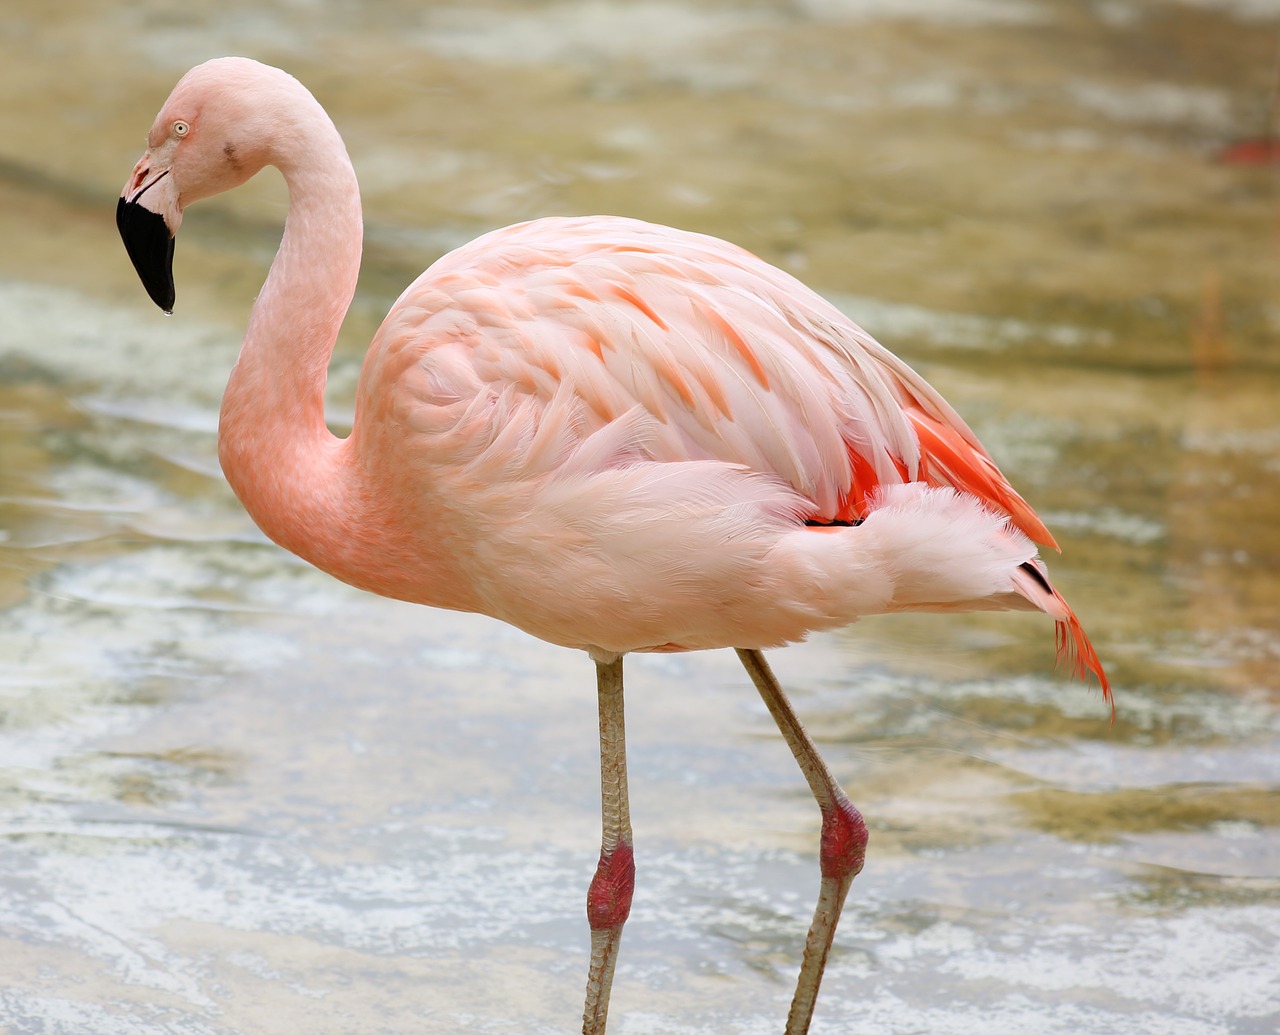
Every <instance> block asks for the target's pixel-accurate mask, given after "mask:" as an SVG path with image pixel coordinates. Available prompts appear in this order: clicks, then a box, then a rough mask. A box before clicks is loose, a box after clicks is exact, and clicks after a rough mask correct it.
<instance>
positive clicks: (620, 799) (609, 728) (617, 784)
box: [582, 657, 636, 1035]
mask: <svg viewBox="0 0 1280 1035" xmlns="http://www.w3.org/2000/svg"><path fill="white" fill-rule="evenodd" d="M596 687H597V691H598V694H599V698H600V812H601V828H602V833H601V839H600V862H599V865H597V867H596V875H595V877H594V878H592V881H591V888H590V890H589V891H588V892H587V922H588V923H589V924H590V925H591V965H590V967H589V968H588V970H587V999H586V1004H585V1005H584V1006H583V1009H582V1035H604V1029H605V1023H606V1021H607V1020H608V1016H609V990H610V988H611V987H612V986H613V968H614V964H615V963H616V962H617V958H618V944H619V943H620V942H621V941H622V925H623V924H624V923H626V920H627V915H628V914H629V913H630V912H631V894H632V892H633V891H634V889H635V884H636V866H635V855H634V852H633V850H632V847H631V808H630V805H629V804H628V801H627V735H626V727H625V725H624V723H623V715H622V712H623V709H622V658H621V657H616V658H613V659H612V660H608V661H600V660H599V659H597V660H596Z"/></svg>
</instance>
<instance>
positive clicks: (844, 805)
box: [738, 650, 868, 1035]
mask: <svg viewBox="0 0 1280 1035" xmlns="http://www.w3.org/2000/svg"><path fill="white" fill-rule="evenodd" d="M738 657H739V658H740V659H741V661H742V664H743V667H744V668H746V670H747V674H748V675H750V676H751V681H752V682H753V683H755V685H756V689H757V690H759V691H760V696H761V698H763V700H764V703H765V706H766V707H767V708H768V709H769V714H770V715H772V716H773V720H774V722H776V723H777V725H778V731H779V732H780V733H781V734H782V737H783V739H784V740H785V741H786V742H787V746H788V747H789V748H791V753H792V754H793V755H794V756H795V759H796V762H797V763H798V764H799V766H800V771H801V772H802V773H803V774H804V777H805V779H806V780H807V781H808V783H809V789H810V790H811V791H812V792H813V797H814V799H815V800H816V801H817V803H818V807H819V808H820V809H821V810H822V842H821V847H820V848H819V851H818V858H819V861H820V864H821V868H822V883H821V884H820V885H819V888H818V905H817V907H816V908H815V909H814V911H813V923H812V924H810V925H809V936H808V938H807V939H806V941H805V947H804V959H803V961H802V962H801V964H800V976H799V978H798V980H797V981H796V993H795V995H794V996H793V997H792V1000H791V1011H790V1012H789V1013H788V1014H787V1028H786V1035H806V1033H807V1032H808V1030H809V1024H810V1022H811V1021H812V1020H813V1008H814V1005H815V1004H816V1003H817V1001H818V987H819V985H821V983H822V972H823V971H824V970H825V969H826V966H827V956H828V955H830V953H831V943H832V941H833V940H834V939H835V935H836V924H837V923H838V922H839V920H840V911H841V910H842V909H843V908H844V900H845V898H846V897H847V896H848V894H849V886H850V885H851V884H852V883H853V878H854V877H856V876H857V875H858V873H859V872H860V871H861V870H862V864H863V861H864V860H865V859H866V855H867V839H868V834H867V824H866V823H865V822H864V821H863V819H862V814H861V813H860V812H859V811H858V810H857V809H856V808H854V807H853V805H852V804H851V803H850V801H849V799H848V798H847V797H846V796H845V793H844V791H843V790H841V789H840V785H839V784H838V783H836V781H835V778H834V777H833V776H832V775H831V770H829V769H828V768H827V764H826V763H825V762H824V761H823V760H822V756H821V755H820V754H818V749H817V747H816V746H815V745H814V743H813V740H812V738H810V736H809V734H808V733H807V732H806V731H805V728H804V726H803V725H802V724H801V722H800V719H799V717H798V716H797V715H796V713H795V710H794V709H793V708H792V707H791V702H790V701H789V700H787V695H786V694H785V693H784V692H783V690H782V686H781V685H780V684H779V683H778V679H777V677H776V676H775V675H774V674H773V671H772V670H771V669H770V668H769V664H768V662H766V661H765V659H764V655H763V654H761V653H760V652H759V651H758V650H739V651H738Z"/></svg>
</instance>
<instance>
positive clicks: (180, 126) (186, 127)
mask: <svg viewBox="0 0 1280 1035" xmlns="http://www.w3.org/2000/svg"><path fill="white" fill-rule="evenodd" d="M190 132H191V123H189V122H184V121H183V120H182V119H178V120H177V121H176V122H175V123H174V124H173V135H174V136H175V137H179V138H181V137H185V136H186V135H187V134H188V133H190Z"/></svg>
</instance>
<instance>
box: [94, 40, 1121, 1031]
mask: <svg viewBox="0 0 1280 1035" xmlns="http://www.w3.org/2000/svg"><path fill="white" fill-rule="evenodd" d="M268 165H271V166H275V167H276V168H277V169H278V170H279V171H280V172H281V173H282V174H283V176H284V179H285V181H286V183H287V185H288V190H289V208H288V215H287V218H286V221H285V227H284V232H283V238H282V240H281V244H280V248H279V251H278V253H277V255H276V257H275V260H274V261H273V263H272V265H271V269H270V272H269V274H268V275H267V278H266V282H265V284H264V285H263V288H262V291H261V293H260V295H259V296H258V299H257V301H256V303H255V304H254V306H253V309H252V312H251V314H250V316H249V324H248V330H247V332H246V334H245V337H244V342H243V345H242V347H241V350H240V354H239V359H238V361H237V362H236V364H235V367H234V369H233V370H232V372H231V376H230V379H229V381H228V383H227V387H226V392H225V395H224V398H223V403H222V410H221V418H220V422H219V434H218V454H219V459H220V461H221V464H222V469H223V471H224V472H225V474H226V478H227V480H228V482H229V483H230V485H231V487H232V488H233V489H234V491H235V493H236V495H237V496H238V497H239V498H240V500H241V501H242V503H243V505H244V507H245V508H246V510H247V511H248V513H249V514H250V515H251V517H252V518H253V520H254V521H255V522H256V523H257V524H258V526H259V527H260V528H261V529H262V531H263V532H264V533H266V535H267V536H269V537H270V538H271V539H273V540H274V541H275V542H276V543H278V544H280V545H281V546H283V547H284V548H286V549H288V550H291V551H293V552H294V553H295V554H297V555H298V556H300V557H302V558H304V559H305V560H307V561H308V562H310V563H311V564H313V565H315V566H316V567H318V568H320V569H322V570H324V571H326V572H328V573H329V574H331V575H333V576H335V577H336V578H338V579H341V580H342V581H344V582H347V583H349V584H351V585H353V586H357V587H359V588H361V589H364V590H368V591H371V592H374V593H379V594H382V595H384V596H388V597H394V598H397V599H400V600H407V601H413V602H417V603H420V604H427V605H430V606H432V607H442V608H452V609H454V610H458V611H471V612H479V613H481V614H486V615H490V616H492V617H494V618H497V619H500V620H501V621H504V622H508V623H510V624H511V625H514V626H517V627H518V628H520V629H523V630H525V631H526V632H528V633H530V634H532V635H533V636H536V637H540V638H541V639H543V640H547V641H549V642H551V643H555V644H560V645H563V646H565V647H571V648H574V649H577V650H582V651H585V652H586V653H587V654H588V655H589V656H590V657H591V659H592V660H593V661H594V662H595V666H596V674H597V679H596V683H597V696H598V709H599V718H600V782H601V813H602V824H601V826H602V837H601V849H600V859H599V863H598V865H597V867H596V871H595V874H594V877H593V879H592V880H591V883H590V887H589V889H588V893H587V918H588V923H589V927H590V931H591V943H590V960H589V964H588V976H587V991H586V997H585V1003H584V1010H583V1028H582V1030H583V1032H584V1035H602V1033H603V1032H604V1031H605V1025H606V1019H607V1014H608V1006H609V992H610V987H611V984H612V978H613V973H614V966H615V962H616V959H617V954H618V946H619V942H620V938H621V934H622V929H623V924H624V923H625V921H626V919H627V916H628V913H629V911H630V907H631V899H632V890H633V887H634V883H635V862H634V849H633V839H632V830H631V822H630V814H629V810H628V804H627V773H626V742H625V732H624V718H623V693H622V662H623V657H624V656H625V655H626V654H628V653H631V652H633V651H690V650H704V649H710V648H719V647H732V648H734V649H735V650H736V651H737V653H738V655H739V657H740V658H741V660H742V662H743V664H744V666H745V667H746V670H747V672H748V673H749V675H750V678H751V680H752V682H753V683H754V684H755V686H756V688H757V690H758V691H759V693H760V694H761V696H762V698H763V700H764V702H765V704H766V706H767V707H768V710H769V712H770V713H771V715H772V716H773V718H774V720H775V721H776V723H777V725H778V729H779V731H780V732H781V734H782V736H783V738H784V739H785V741H786V743H787V744H788V746H789V747H790V748H791V751H792V753H793V754H794V755H795V758H796V761H797V762H798V763H799V766H800V769H801V771H802V773H803V775H804V777H805V779H806V780H807V782H808V784H809V786H810V788H811V790H812V791H813V794H814V797H815V799H816V801H817V804H818V806H819V810H820V812H821V817H822V828H821V839H820V849H819V860H820V868H821V881H820V886H819V899H818V904H817V907H816V909H815V912H814V918H813V922H812V925H811V927H810V930H809V933H808V938H807V941H806V945H805V949H804V955H803V959H802V962H801V965H800V972H799V977H798V979H797V985H796V992H795V996H794V999H793V1001H792V1005H791V1010H790V1013H789V1015H788V1019H787V1024H786V1032H787V1035H803V1033H805V1032H807V1031H808V1029H809V1024H810V1020H811V1017H812V1014H813V1009H814V1003H815V1001H816V998H817V994H818V986H819V983H820V981H821V978H822V972H823V968H824V966H825V963H826V959H827V955H828V953H829V951H830V949H831V945H832V940H833V938H834V935H835V929H836V923H837V921H838V919H839V915H840V910H841V908H842V906H843V903H844V901H845V898H846V895H847V893H848V890H849V886H850V884H851V882H852V881H853V878H854V877H855V876H856V875H857V873H858V872H859V871H860V870H861V868H862V865H863V860H864V857H865V851H866V845H867V827H866V824H865V822H864V821H863V818H862V816H861V815H860V813H859V812H858V810H857V809H856V808H855V807H854V806H853V805H852V804H851V803H850V801H849V799H848V798H847V797H846V795H845V793H844V792H843V790H842V789H841V788H840V786H839V784H838V783H837V782H836V780H835V779H834V778H833V776H832V774H831V772H830V770H829V769H828V767H827V765H826V764H825V762H824V761H823V759H822V758H821V756H820V755H819V753H818V751H817V749H816V747H815V746H814V743H813V741H812V740H811V739H810V737H809V735H808V733H807V732H806V731H805V729H804V727H803V726H802V725H801V722H800V720H799V719H798V718H797V716H796V714H795V712H794V710H793V709H792V707H791V704H790V702H789V701H788V699H787V696H786V694H785V693H784V692H783V690H782V688H781V686H780V685H779V684H778V681H777V679H776V678H775V677H774V675H773V673H772V671H771V670H770V668H769V666H768V664H767V662H766V660H765V657H764V655H763V654H762V653H761V652H762V650H764V649H766V648H771V647H777V646H781V645H784V644H788V643H793V642H796V641H799V640H803V639H804V638H805V637H806V636H807V635H808V634H810V633H813V632H815V631H818V630H824V629H835V628H839V627H842V626H846V625H848V624H850V623H852V622H854V621H856V620H857V619H858V618H860V617H862V616H863V615H870V614H883V613H889V612H900V611H968V610H977V609H990V610H1002V609H1028V610H1039V611H1043V612H1046V613H1047V614H1048V615H1049V616H1050V617H1052V618H1053V619H1054V620H1055V622H1056V629H1057V637H1056V639H1057V648H1058V654H1059V659H1060V660H1064V661H1066V662H1067V663H1068V664H1069V665H1070V666H1071V667H1072V668H1073V670H1074V673H1075V675H1076V676H1077V677H1080V678H1082V679H1089V678H1092V679H1094V680H1096V681H1097V683H1098V684H1099V686H1100V687H1101V689H1102V692H1103V695H1104V697H1105V699H1106V700H1107V701H1111V692H1110V687H1109V685H1108V682H1107V677H1106V674H1105V673H1104V671H1103V668H1102V665H1101V663H1100V661H1099V659H1098V656H1097V654H1096V653H1095V651H1094V649H1093V647H1092V645H1091V644H1090V642H1089V639H1088V637H1087V636H1086V635H1085V632H1084V630H1083V628H1082V627H1081V624H1080V622H1079V620H1078V619H1077V618H1076V616H1075V614H1074V612H1073V611H1072V610H1071V608H1070V607H1069V606H1068V605H1067V603H1066V601H1065V600H1064V599H1063V598H1062V596H1061V595H1060V594H1059V593H1058V592H1057V591H1056V590H1055V589H1054V588H1053V587H1052V585H1051V584H1050V582H1049V580H1048V576H1047V573H1046V569H1045V567H1044V565H1043V564H1042V563H1041V562H1040V560H1039V559H1038V557H1037V551H1036V545H1035V544H1036V543H1037V542H1039V543H1041V544H1044V545H1047V546H1053V547H1055V548H1056V544H1055V543H1054V541H1053V537H1052V536H1051V535H1050V533H1049V531H1048V529H1047V528H1045V526H1044V524H1043V523H1042V522H1041V521H1040V519H1039V518H1038V517H1037V516H1036V514H1035V512H1034V511H1033V510H1032V509H1031V507H1030V506H1029V505H1028V504H1027V503H1026V502H1025V501H1024V500H1023V499H1022V498H1021V497H1020V496H1019V495H1018V494H1017V492H1015V491H1014V489H1013V488H1012V487H1011V486H1010V485H1009V482H1008V481H1007V480H1006V479H1005V477H1004V475H1003V474H1001V472H1000V470H999V469H998V468H997V467H996V465H995V463H994V461H992V459H991V458H990V456H989V455H988V454H987V452H986V451H985V450H984V449H983V447H982V446H981V445H980V444H979V442H978V440H977V438H976V437H975V436H974V434H973V432H972V431H970V429H969V428H968V426H967V425H966V424H965V423H964V421H963V420H962V419H961V418H960V417H959V416H958V415H957V414H956V412H955V411H954V410H953V409H952V408H951V407H950V406H949V405H948V404H947V403H946V402H945V401H944V400H943V398H942V397H941V396H940V395H939V394H938V393H937V392H936V391H935V390H934V389H933V388H932V387H931V386H930V385H929V384H927V383H926V382H925V381H924V379H923V378H921V377H920V376H919V375H918V374H916V373H915V372H914V371H913V370H912V369H911V368H909V367H908V366H907V365H906V364H905V363H903V362H902V361H901V360H899V359H898V358H897V357H895V356H894V355H893V354H892V353H890V352H889V351H888V350H886V349H885V348H883V347H882V346H881V345H880V344H878V343H877V342H876V341H875V340H874V339H873V338H872V337H871V336H870V335H868V334H867V333H866V332H865V331H863V330H862V329H861V328H860V327H858V326H857V325H856V324H854V323H853V322H851V321H850V320H849V319H848V318H847V317H846V316H845V315H844V314H843V313H841V312H840V311H839V310H837V309H836V308H835V307H834V306H832V305H831V304H829V303H828V302H826V301H824V300H823V299H822V298H821V297H819V296H818V295H817V294H816V293H814V292H813V291H811V290H810V289H808V288H807V287H805V286H804V285H803V284H801V283H800V282H799V281H797V280H795V279H794V278H792V277H791V276H790V275H788V274H786V273H784V272H782V271H781V270H778V269H776V268H774V267H773V266H770V265H768V264H767V263H765V262H764V261H762V260H761V259H759V258H757V257H755V256H754V255H752V254H750V253H749V252H746V251H744V250H742V249H741V248H738V247H736V246H734V245H731V244H728V243H726V242H724V241H721V240H717V239H715V238H712V237H707V236H703V235H700V234H695V233H689V232H686V231H682V230H675V229H671V228H669V227H664V226H656V225H652V224H649V223H645V222H640V221H637V220H634V219H624V218H619V217H612V216H594V217H586V218H545V219H538V220H534V221H532V222H526V223H521V224H518V225H515V226H510V227H507V228H505V229H500V230H495V231H493V232H491V233H487V234H485V235H484V236H482V237H480V238H478V239H477V240H475V241H473V242H472V243H470V244H467V245H464V246H463V247H461V248H459V249H457V250H456V251H453V252H451V253H449V254H447V255H445V256H444V257H443V258H441V259H439V260H438V261H437V262H436V263H435V264H434V265H432V266H431V267H430V268H429V269H428V270H427V271H426V272H425V273H423V274H422V275H421V276H420V277H419V278H418V279H417V280H415V281H414V282H413V283H412V284H411V285H410V286H409V287H408V288H407V289H406V290H405V292H404V293H403V294H402V295H401V296H400V298H399V299H398V300H397V301H396V303H395V305H394V306H392V308H391V311H390V312H389V313H388V314H387V317H386V319H385V321H384V322H383V323H382V325H381V327H380V329H379V330H378V332H377V334H376V336H375V337H374V339H373V342H372V345H371V346H370V348H369V351H368V354H367V356H366V358H365V360H364V366H363V369H362V373H361V376H360V382H359V387H358V390H357V397H356V405H355V415H354V421H353V426H352V429H351V433H350V435H349V436H348V437H347V438H338V437H335V436H334V435H333V434H332V433H331V432H330V431H329V430H328V428H327V427H326V425H325V418H324V398H323V396H324V385H325V377H326V372H327V367H328V363H329V360H330V357H331V355H332V351H333V347H334V343H335V341H336V339H337V334H338V329H339V327H340V325H341V324H342V321H343V318H344V316H345V315H346V312H347V309H348V307H349V305H350V303H351V300H352V297H353V295H354V293H355V286H356V276H357V273H358V271H359V268H360V253H361V240H362V222H361V208H360V195H359V188H358V186H357V183H356V177H355V172H354V169H353V167H352V164H351V161H350V159H349V157H348V155H347V151H346V148H345V146H344V144H343V141H342V138H341V137H340V136H339V133H338V130H337V129H336V127H335V126H334V124H333V122H332V121H331V120H330V118H329V117H328V115H327V114H326V113H325V111H324V109H323V108H322V107H321V106H320V104H319V103H318V102H317V101H316V100H315V98H314V97H313V96H312V95H311V94H310V93H309V92H308V91H307V89H306V88H305V87H304V86H303V85H302V84H301V83H299V82H298V81H297V80H296V79H294V78H293V77H292V76H290V75H288V74H287V73H285V72H283V71H281V70H279V69H276V68H271V67H269V66H266V65H262V64H259V63H257V62H255V61H251V60H248V59H245V58H220V59H215V60H212V61H209V62H206V63H204V64H201V65H199V66H197V67H195V68H193V69H192V70H191V71H189V72H188V73H187V74H186V75H185V76H183V77H182V79H181V80H180V81H179V82H178V84H177V86H176V87H175V88H174V90H173V92H172V94H171V95H170V96H169V98H168V100H167V101H165V103H164V106H163V107H162V108H161V110H160V113H159V115H158V116H157V118H156V120H155V123H154V124H153V125H152V127H151V131H150V133H149V135H148V137H147V148H146V151H145V152H144V154H143V156H142V158H141V159H140V160H139V161H138V163H137V165H136V166H135V168H134V170H133V174H132V175H131V176H130V177H129V180H128V182H127V183H126V185H125V187H124V190H123V192H122V194H121V197H120V200H119V202H118V205H117V224H118V228H119V230H120V233H121V236H122V238H123V240H124V244H125V247H126V250H127V251H128V254H129V256H130V258H131V259H132V261H133V264H134V266H135V268H136V270H137V272H138V274H139V276H140V278H141V280H142V283H143V285H144V287H145V288H146V290H147V292H148V294H149V295H150V297H151V298H152V300H153V301H155V302H156V303H157V304H158V305H159V306H160V308H162V309H163V310H164V311H165V312H166V313H169V312H172V310H173V305H174V297H175V291H174V284H173V273H172V264H173V250H174V235H175V234H176V233H177V230H178V228H179V226H180V225H181V223H182V216H183V212H184V211H185V210H186V208H187V206H189V205H191V204H193V203H194V202H197V201H200V200H201V199H204V198H208V197H210V196H212V195H215V194H218V193H220V192H223V191H228V190H231V189H232V188H234V187H237V186H239V185H240V184H242V183H244V182H245V181H247V180H248V179H249V178H250V177H252V176H253V175H255V174H256V173H257V172H259V171H260V170H261V169H262V168H264V167H265V166H268ZM1113 710H1114V705H1113Z"/></svg>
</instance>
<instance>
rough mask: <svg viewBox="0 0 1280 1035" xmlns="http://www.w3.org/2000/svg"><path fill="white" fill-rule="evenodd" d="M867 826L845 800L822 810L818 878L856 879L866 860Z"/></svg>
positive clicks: (842, 799) (860, 815)
mask: <svg viewBox="0 0 1280 1035" xmlns="http://www.w3.org/2000/svg"><path fill="white" fill-rule="evenodd" d="M867 838H868V834H867V824H866V823H865V822H864V821H863V818H862V813H861V812H859V811H858V810H857V809H856V808H854V807H853V805H852V804H850V802H849V801H848V799H845V798H843V797H842V798H841V800H840V801H837V802H835V803H834V804H832V805H831V806H829V807H828V808H825V809H823V810H822V845H821V847H820V848H819V850H818V858H819V861H820V862H821V864H822V875H823V876H824V877H832V878H834V879H836V880H842V879H844V878H846V877H853V876H856V875H857V874H858V873H859V872H860V871H861V870H862V864H863V862H864V861H865V860H866V857H867Z"/></svg>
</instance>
